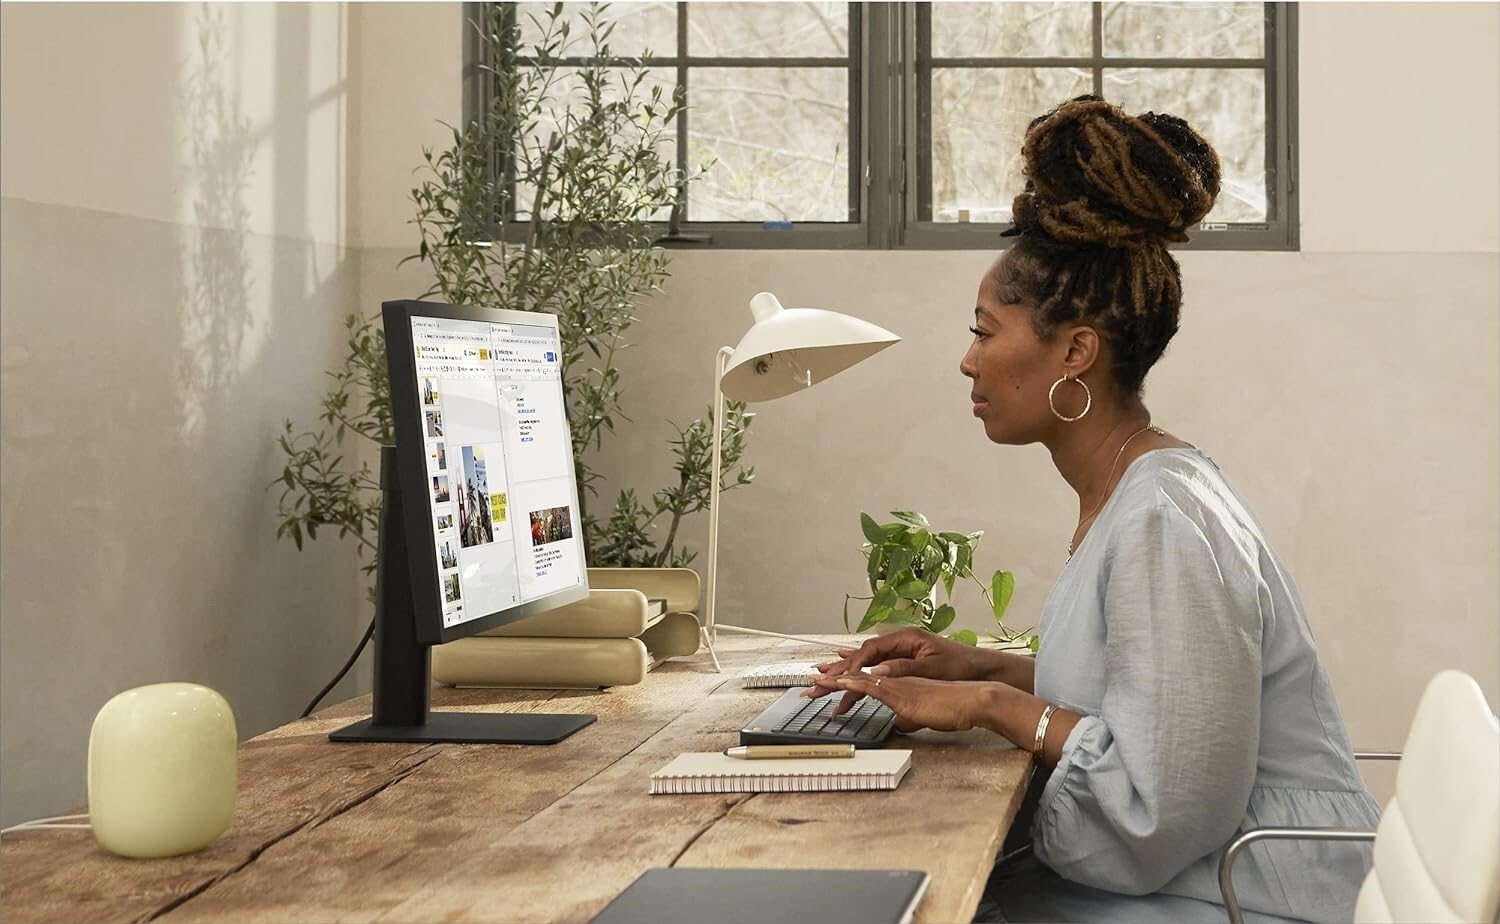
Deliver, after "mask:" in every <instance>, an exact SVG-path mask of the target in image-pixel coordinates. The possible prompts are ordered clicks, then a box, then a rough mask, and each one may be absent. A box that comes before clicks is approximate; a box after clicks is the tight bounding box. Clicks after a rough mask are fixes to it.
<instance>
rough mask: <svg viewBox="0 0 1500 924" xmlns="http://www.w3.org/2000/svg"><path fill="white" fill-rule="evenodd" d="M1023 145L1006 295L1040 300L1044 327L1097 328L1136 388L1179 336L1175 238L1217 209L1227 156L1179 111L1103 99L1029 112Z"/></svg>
mask: <svg viewBox="0 0 1500 924" xmlns="http://www.w3.org/2000/svg"><path fill="white" fill-rule="evenodd" d="M1021 154H1022V158H1023V160H1024V171H1025V174H1026V188H1025V191H1024V192H1022V193H1021V194H1020V195H1019V196H1017V197H1016V199H1015V203H1014V205H1013V207H1012V215H1013V216H1014V221H1015V227H1014V228H1012V229H1011V230H1010V231H1007V232H1006V233H1007V234H1012V235H1019V236H1020V238H1019V240H1017V241H1016V243H1015V244H1014V245H1013V246H1012V248H1011V251H1010V253H1008V254H1007V255H1006V258H1005V259H1004V260H1002V261H1001V263H1000V271H999V275H1000V278H999V279H998V280H997V281H998V282H999V283H1000V292H1001V295H1002V297H1003V298H1005V300H1006V301H1007V302H1011V303H1013V304H1016V303H1024V304H1028V305H1032V306H1034V307H1035V313H1034V314H1033V319H1032V323H1033V326H1034V327H1035V328H1036V331H1037V334H1038V335H1039V336H1043V337H1046V336H1048V335H1049V334H1050V333H1051V331H1052V330H1054V329H1055V328H1056V327H1057V326H1058V325H1060V324H1067V323H1074V322H1078V323H1085V324H1090V325H1093V326H1094V327H1096V328H1098V329H1099V331H1100V333H1101V335H1102V336H1103V337H1104V338H1105V339H1106V340H1107V341H1109V343H1110V345H1111V347H1112V349H1113V353H1114V367H1113V369H1112V370H1111V371H1112V374H1113V376H1114V378H1115V381H1116V383H1117V384H1118V385H1119V386H1120V387H1121V388H1122V389H1123V390H1124V391H1126V392H1127V393H1131V394H1139V392H1140V390H1141V383H1142V382H1143V381H1144V380H1145V377H1146V371H1147V370H1148V369H1150V368H1151V366H1152V365H1153V364H1154V363H1155V362H1156V361H1157V360H1158V359H1160V358H1161V354H1162V352H1163V351H1164V350H1165V349H1166V348H1167V343H1168V342H1169V341H1170V340H1171V339H1172V336H1173V335H1174V334H1175V333H1177V318H1178V312H1179V309H1180V308H1181V305H1182V276H1181V271H1180V270H1179V268H1178V265H1177V261H1176V259H1174V258H1173V257H1172V255H1171V254H1170V253H1168V252H1167V244H1168V243H1170V242H1178V241H1185V240H1187V229H1188V228H1189V227H1191V226H1192V225H1194V224H1196V223H1198V222H1199V221H1202V220H1203V216H1204V215H1207V214H1208V211H1209V209H1211V208H1213V204H1214V198H1215V197H1216V196H1217V195H1218V194H1219V179H1220V175H1219V157H1218V155H1217V154H1216V153H1214V149H1213V148H1212V147H1211V146H1210V145H1209V143H1208V142H1207V141H1205V140H1204V139H1203V138H1202V137H1201V136H1200V135H1198V133H1197V132H1195V131H1193V129H1192V128H1190V127H1189V126H1188V124H1187V123H1186V122H1184V121H1183V120H1182V119H1179V118H1177V117H1176V116H1172V115H1165V114H1159V113H1154V112H1148V113H1145V114H1144V115H1140V116H1131V115H1128V114H1126V113H1125V112H1124V111H1123V110H1121V109H1120V108H1119V107H1118V106H1115V105H1113V104H1111V103H1108V102H1105V101H1104V100H1102V99H1100V98H1099V97H1097V96H1080V97H1078V98H1076V99H1073V100H1070V101H1068V102H1066V103H1063V104H1062V105H1060V106H1058V107H1057V108H1056V109H1053V110H1052V111H1051V112H1048V113H1046V114H1045V115H1042V116H1039V117H1038V118H1036V119H1034V120H1032V122H1031V125H1030V126H1029V127H1028V128H1027V130H1026V138H1025V141H1024V143H1023V144H1022V147H1021Z"/></svg>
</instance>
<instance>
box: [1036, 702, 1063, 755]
mask: <svg viewBox="0 0 1500 924" xmlns="http://www.w3.org/2000/svg"><path fill="white" fill-rule="evenodd" d="M1056 711H1057V706H1056V705H1054V704H1052V703H1048V704H1047V708H1046V709H1043V710H1042V717H1041V718H1040V719H1037V722H1036V742H1035V743H1034V744H1032V746H1031V756H1032V757H1033V758H1035V759H1038V760H1040V759H1041V756H1042V745H1043V744H1045V743H1046V742H1047V724H1048V723H1049V722H1051V721H1052V713H1054V712H1056Z"/></svg>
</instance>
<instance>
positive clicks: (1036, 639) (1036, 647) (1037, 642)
mask: <svg viewBox="0 0 1500 924" xmlns="http://www.w3.org/2000/svg"><path fill="white" fill-rule="evenodd" d="M1026 647H1027V648H1030V649H1031V650H1032V652H1033V653H1035V652H1038V651H1041V650H1042V637H1041V636H1040V635H1033V636H1032V637H1031V641H1030V642H1029V643H1028V644H1027V645H1026Z"/></svg>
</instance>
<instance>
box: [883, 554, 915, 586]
mask: <svg viewBox="0 0 1500 924" xmlns="http://www.w3.org/2000/svg"><path fill="white" fill-rule="evenodd" d="M915 557H916V556H915V555H914V554H912V551H911V549H903V548H895V549H891V551H890V553H889V554H887V555H886V557H885V567H884V568H883V569H882V571H883V573H884V574H885V579H886V581H888V582H889V581H894V580H896V578H897V577H899V576H900V574H901V573H902V572H903V571H906V570H908V569H909V568H911V562H912V559H913V558H915Z"/></svg>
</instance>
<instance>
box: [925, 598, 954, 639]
mask: <svg viewBox="0 0 1500 924" xmlns="http://www.w3.org/2000/svg"><path fill="white" fill-rule="evenodd" d="M957 615H958V611H957V610H955V609H954V608H953V607H951V606H949V605H948V604H946V603H944V604H943V605H942V606H940V607H938V608H937V612H935V613H933V614H932V624H931V625H929V626H928V627H927V628H929V629H931V630H932V631H934V632H941V631H943V630H944V629H946V628H948V627H949V626H951V625H953V619H954V617H955V616H957Z"/></svg>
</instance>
